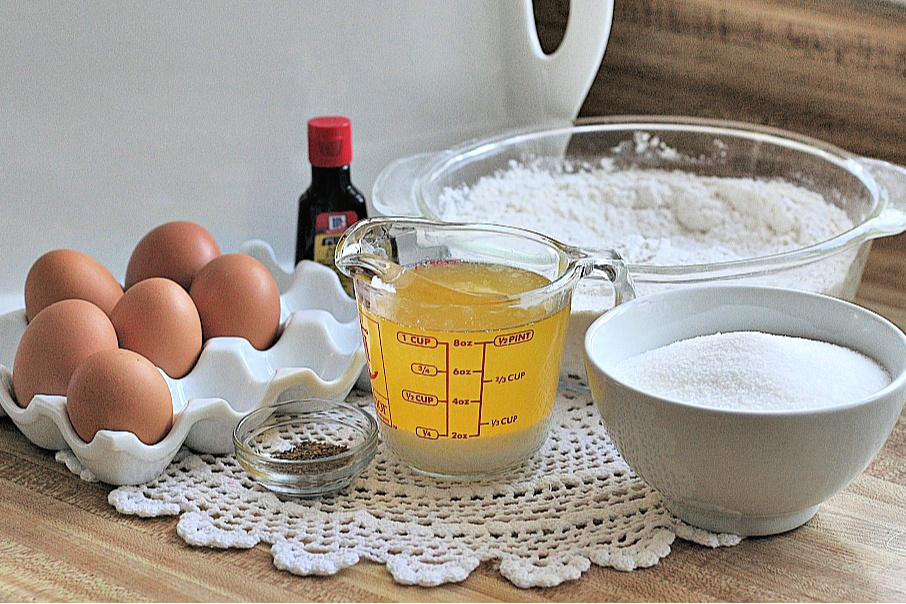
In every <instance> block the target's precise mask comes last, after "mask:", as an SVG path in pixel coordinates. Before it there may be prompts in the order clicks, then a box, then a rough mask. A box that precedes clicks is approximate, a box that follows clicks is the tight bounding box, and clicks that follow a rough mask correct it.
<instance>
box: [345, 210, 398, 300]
mask: <svg viewBox="0 0 906 604" xmlns="http://www.w3.org/2000/svg"><path fill="white" fill-rule="evenodd" d="M386 226H387V225H385V224H383V223H376V222H375V221H374V220H373V219H370V220H369V219H366V220H361V221H359V222H357V223H355V224H354V225H353V226H352V227H351V228H350V229H348V230H347V231H346V232H345V233H344V234H343V236H342V237H340V240H339V242H337V248H336V252H335V254H334V263H335V264H336V266H337V268H338V269H340V272H342V273H343V274H344V275H346V276H348V277H352V278H353V279H359V280H361V281H366V282H371V281H373V280H374V278H375V277H376V278H377V279H379V280H380V282H382V283H385V284H393V283H394V282H396V281H397V280H398V279H399V278H400V276H401V275H402V274H403V273H404V272H405V271H404V270H403V268H402V267H401V266H399V265H398V264H396V263H395V262H393V260H391V254H390V253H389V251H388V250H387V248H388V246H389V245H390V239H389V237H388V234H387V229H386Z"/></svg>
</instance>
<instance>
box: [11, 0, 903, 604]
mask: <svg viewBox="0 0 906 604" xmlns="http://www.w3.org/2000/svg"><path fill="white" fill-rule="evenodd" d="M567 14H568V1H567V0H538V1H537V2H536V15H537V17H538V20H539V24H540V28H541V37H542V42H543V44H544V45H545V46H546V47H548V48H550V47H553V46H555V45H556V41H557V39H558V36H560V35H562V28H563V24H564V23H565V20H566V16H567ZM904 109H906V6H904V4H901V3H899V2H867V1H862V0H855V1H844V0H828V1H818V2H806V1H804V0H803V1H781V0H746V1H743V0H727V1H720V0H687V1H684V2H673V1H672V0H617V1H616V13H615V20H614V25H613V33H612V37H611V41H610V44H609V46H608V50H607V54H606V56H605V60H604V62H603V64H602V67H601V70H600V72H599V74H598V77H597V78H596V80H595V83H594V86H593V88H592V90H591V92H590V93H589V96H588V99H587V101H586V103H585V105H584V107H583V109H582V115H585V116H588V115H610V114H636V113H650V114H674V115H681V114H682V115H699V116H709V117H720V118H728V119H740V120H746V121H752V122H758V123H764V124H771V125H774V126H779V127H783V128H787V129H790V130H793V131H796V132H800V133H803V134H807V135H811V136H816V137H819V138H822V139H824V140H828V141H830V142H833V143H835V144H838V145H840V146H842V147H844V148H846V149H849V150H850V151H853V152H856V153H859V154H863V155H868V156H872V157H880V158H883V159H888V160H890V161H894V162H897V163H901V164H902V163H906V145H903V144H902V140H903V136H904V134H906V120H904V118H903V116H904V115H906V111H904ZM857 301H858V302H859V303H861V304H863V305H865V306H867V307H869V308H871V309H873V310H875V311H877V312H879V313H881V314H882V315H884V316H886V317H888V318H889V319H891V320H892V321H894V322H895V323H897V324H898V325H899V326H900V327H902V328H906V239H904V237H903V236H898V237H893V238H888V239H885V240H881V241H878V242H876V243H875V244H874V247H873V249H872V253H871V256H870V257H869V262H868V266H867V268H866V272H865V276H864V279H863V283H862V286H861V288H860V290H859V296H858V299H857ZM109 491H110V487H108V486H105V485H103V484H91V483H85V482H83V481H81V480H80V479H78V478H77V477H75V476H73V475H72V474H70V473H69V471H68V470H67V469H66V468H65V467H64V466H62V465H60V464H58V463H57V462H55V461H54V459H53V454H52V453H50V452H47V451H44V450H41V449H38V448H37V447H35V446H34V445H32V444H31V443H29V442H28V440H27V439H26V438H25V437H24V436H22V435H21V433H20V432H19V431H18V430H17V428H16V427H15V426H14V425H13V424H12V422H11V421H10V420H9V418H6V417H4V418H0V600H2V601H222V602H234V601H400V602H415V601H438V602H447V601H455V602H461V601H527V602H533V601H544V602H560V601H564V602H567V601H573V602H575V601H581V602H593V601H601V600H632V601H643V600H644V601H664V600H670V601H713V600H718V601H904V600H906V418H903V417H901V419H900V422H899V423H898V425H897V427H896V429H895V431H894V433H893V435H892V436H891V438H890V439H889V441H888V442H887V444H886V445H885V447H884V448H883V450H882V451H881V453H880V454H879V455H878V457H877V459H875V461H874V462H873V463H872V464H871V466H870V467H869V468H868V470H867V471H866V472H865V473H864V474H863V475H862V476H861V477H860V478H858V479H857V480H856V481H855V482H854V483H853V484H852V485H851V486H850V487H848V488H847V489H846V490H845V491H843V492H842V493H840V494H839V495H837V496H835V497H834V498H832V499H831V500H830V501H828V502H827V503H826V504H824V505H823V506H822V507H821V510H820V512H819V513H818V515H817V516H816V517H815V518H813V519H812V520H811V521H809V522H808V523H807V524H806V525H804V526H803V527H800V528H799V529H796V530H794V531H791V532H789V533H786V534H783V535H779V536H774V537H766V538H756V539H747V540H745V541H743V542H742V543H741V544H740V545H738V546H735V547H731V548H724V549H716V550H712V549H708V548H704V547H700V546H697V545H693V544H689V543H686V542H682V541H677V542H676V543H674V544H673V546H672V548H673V551H672V553H671V554H670V555H669V556H668V557H667V558H665V559H664V560H662V561H661V562H660V563H659V564H657V565H656V566H654V567H652V568H649V569H644V570H638V571H634V572H629V573H624V572H618V571H614V570H611V569H602V568H598V567H593V568H592V569H591V570H589V571H588V572H587V573H586V574H585V575H583V577H582V578H581V579H580V580H578V581H573V582H570V583H567V584H564V585H562V586H559V587H556V588H551V589H530V590H520V589H517V588H515V587H513V586H512V585H511V584H509V583H508V582H507V581H506V580H504V579H502V578H501V577H500V576H499V573H498V572H497V571H496V569H494V568H493V567H492V565H491V564H485V565H483V566H481V567H480V568H479V569H478V570H477V571H475V572H474V573H473V574H472V576H470V577H469V579H468V580H466V581H465V582H463V583H461V584H456V585H448V586H444V587H441V588H435V589H426V588H416V587H404V586H400V585H397V584H395V583H394V582H393V581H392V579H391V578H390V576H389V574H388V573H387V571H386V569H385V568H384V567H383V566H380V565H376V564H370V563H364V562H363V563H360V564H358V565H356V566H354V567H352V568H349V569H346V570H344V571H343V572H341V573H339V574H338V575H335V576H332V577H323V578H305V577H298V576H295V575H292V574H290V573H286V572H281V571H277V570H275V569H274V567H273V563H272V559H271V555H270V553H269V551H268V547H267V546H266V545H262V546H257V547H255V548H253V549H251V550H224V551H221V550H214V549H208V548H194V547H191V546H189V545H187V544H186V543H185V542H184V541H183V540H182V539H181V538H180V537H179V536H177V535H176V532H175V525H176V519H175V518H172V517H171V518H158V519H140V518H135V517H130V516H124V515H120V514H119V513H117V512H116V511H115V510H114V508H113V507H112V506H110V505H109V504H108V503H107V494H108V492H109Z"/></svg>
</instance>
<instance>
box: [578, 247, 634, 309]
mask: <svg viewBox="0 0 906 604" xmlns="http://www.w3.org/2000/svg"><path fill="white" fill-rule="evenodd" d="M586 253H588V254H589V255H590V256H592V257H593V258H594V262H593V263H592V267H591V272H590V273H589V274H588V277H589V278H595V277H599V278H600V277H603V278H604V279H607V280H608V281H610V282H611V283H612V284H613V292H614V306H619V305H620V304H622V303H623V302H629V301H630V300H634V299H635V297H636V291H635V285H633V283H632V277H631V276H630V275H629V268H628V267H627V266H626V262H625V261H623V257H622V256H621V255H620V253H619V252H617V251H616V250H593V251H590V250H586Z"/></svg>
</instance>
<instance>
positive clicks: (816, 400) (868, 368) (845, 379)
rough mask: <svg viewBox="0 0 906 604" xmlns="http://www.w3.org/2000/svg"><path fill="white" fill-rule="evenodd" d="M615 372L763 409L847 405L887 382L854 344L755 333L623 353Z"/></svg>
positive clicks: (712, 400)
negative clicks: (625, 355) (626, 357)
mask: <svg viewBox="0 0 906 604" xmlns="http://www.w3.org/2000/svg"><path fill="white" fill-rule="evenodd" d="M613 375H614V376H615V377H617V378H618V379H620V380H621V381H623V382H625V383H627V384H630V385H632V386H634V387H635V388H638V389H640V390H643V391H646V392H651V393H653V394H656V395H659V396H662V397H665V398H670V399H673V400H678V401H682V402H686V403H692V404H696V405H701V406H705V407H715V408H724V409H747V410H759V411H782V410H791V409H817V408H821V407H829V406H833V405H839V404H845V403H849V402H853V401H857V400H859V399H862V398H864V397H866V396H870V395H872V394H874V393H876V392H879V391H881V390H882V389H883V388H884V387H886V386H887V385H888V384H890V376H889V375H888V374H887V372H886V371H885V370H884V369H883V368H881V367H880V366H879V365H878V364H877V363H876V362H875V361H873V360H872V359H870V358H868V357H866V356H864V355H862V354H860V353H858V352H856V351H854V350H850V349H848V348H844V347H842V346H837V345H836V344H830V343H828V342H819V341H816V340H809V339H805V338H794V337H790V336H779V335H774V334H768V333H762V332H755V331H739V332H731V333H716V334H712V335H706V336H699V337H696V338H690V339H687V340H681V341H679V342H674V343H672V344H669V345H667V346H663V347H661V348H656V349H654V350H649V351H648V352H644V353H642V354H639V355H636V356H634V357H630V358H628V359H626V360H625V361H623V362H621V363H619V364H618V365H617V366H616V367H614V371H613Z"/></svg>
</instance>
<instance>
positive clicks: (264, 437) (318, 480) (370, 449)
mask: <svg viewBox="0 0 906 604" xmlns="http://www.w3.org/2000/svg"><path fill="white" fill-rule="evenodd" d="M377 443H378V434H377V422H376V421H375V420H374V418H373V417H372V416H371V415H369V414H368V413H367V412H365V411H364V410H363V409H361V408H359V407H356V406H354V405H349V404H347V403H344V402H340V401H330V400H322V399H298V400H291V401H286V402H282V403H275V404H273V405H267V406H265V407H261V408H259V409H256V410H255V411H252V412H251V413H249V414H248V415H246V416H245V417H243V418H242V419H241V420H240V421H239V423H238V424H237V425H236V429H235V430H234V431H233V444H234V446H235V449H236V461H238V462H239V465H240V466H242V467H243V468H244V469H245V470H246V471H248V472H249V473H250V474H251V475H252V477H253V478H254V479H255V481H256V482H258V483H259V484H260V485H262V486H264V487H266V488H267V489H270V490H271V491H274V492H275V493H280V494H282V495H291V496H294V497H318V496H321V495H326V494H328V493H333V492H335V491H339V490H340V489H343V488H344V487H346V486H348V485H349V483H351V482H352V481H353V480H355V478H356V477H358V476H359V474H361V473H362V471H363V470H364V469H365V468H366V467H367V466H368V464H370V463H371V460H372V459H374V455H375V453H376V451H377Z"/></svg>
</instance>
